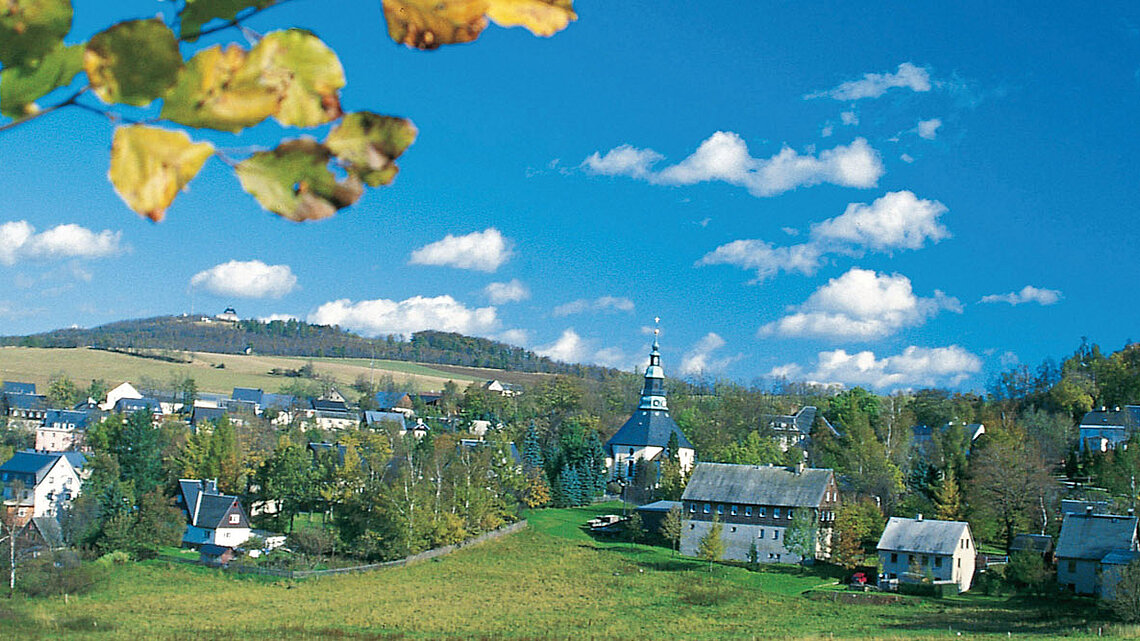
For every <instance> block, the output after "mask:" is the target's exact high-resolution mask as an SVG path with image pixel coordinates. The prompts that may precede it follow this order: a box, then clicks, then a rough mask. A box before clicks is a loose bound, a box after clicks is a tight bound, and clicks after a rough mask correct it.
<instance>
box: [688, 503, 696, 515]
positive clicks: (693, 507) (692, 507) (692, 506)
mask: <svg viewBox="0 0 1140 641" xmlns="http://www.w3.org/2000/svg"><path fill="white" fill-rule="evenodd" d="M696 513H697V504H696V503H690V504H689V514H696Z"/></svg>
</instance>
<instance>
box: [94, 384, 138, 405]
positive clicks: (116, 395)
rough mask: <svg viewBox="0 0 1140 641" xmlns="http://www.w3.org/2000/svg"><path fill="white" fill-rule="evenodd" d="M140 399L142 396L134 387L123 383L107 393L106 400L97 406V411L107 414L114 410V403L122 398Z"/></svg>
mask: <svg viewBox="0 0 1140 641" xmlns="http://www.w3.org/2000/svg"><path fill="white" fill-rule="evenodd" d="M142 397H143V395H142V394H141V393H139V391H138V390H137V389H135V386H134V385H131V384H130V383H123V384H122V385H119V386H118V387H116V388H115V389H113V390H111V391H110V392H107V399H106V400H105V401H104V402H103V403H101V404H100V405H99V409H101V410H103V411H104V412H109V411H111V410H112V409H114V408H115V404H116V403H118V402H119V401H120V400H122V399H124V398H134V399H138V398H142Z"/></svg>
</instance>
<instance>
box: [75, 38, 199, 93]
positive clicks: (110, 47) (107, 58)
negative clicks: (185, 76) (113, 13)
mask: <svg viewBox="0 0 1140 641" xmlns="http://www.w3.org/2000/svg"><path fill="white" fill-rule="evenodd" d="M83 68H84V70H86V71H87V79H88V81H89V82H90V83H91V87H92V89H94V90H95V95H97V96H99V98H100V99H101V100H102V101H103V102H106V103H115V102H121V103H124V104H128V105H135V106H136V107H144V106H146V105H148V104H150V103H151V101H153V100H154V99H155V98H159V97H161V96H162V94H163V93H165V92H166V90H167V89H168V88H170V86H171V85H173V84H174V82H175V81H176V80H177V79H178V71H179V69H181V68H182V54H180V53H179V52H178V41H177V40H176V39H175V37H174V32H173V31H171V30H170V28H169V27H167V26H166V24H165V23H163V22H162V20H159V19H158V18H151V19H150V20H131V21H128V22H120V23H119V24H117V25H115V26H113V27H111V28H110V29H107V30H106V31H102V32H100V33H97V34H95V37H93V38H91V41H90V42H89V43H87V52H86V53H85V54H84V56H83Z"/></svg>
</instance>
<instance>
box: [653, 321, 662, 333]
mask: <svg viewBox="0 0 1140 641" xmlns="http://www.w3.org/2000/svg"><path fill="white" fill-rule="evenodd" d="M653 324H654V325H655V326H656V325H660V324H661V317H660V316H654V317H653ZM660 333H661V328H660V327H654V328H653V335H654V336H657V335H658V334H660Z"/></svg>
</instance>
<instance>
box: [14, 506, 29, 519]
mask: <svg viewBox="0 0 1140 641" xmlns="http://www.w3.org/2000/svg"><path fill="white" fill-rule="evenodd" d="M27 515H28V508H26V507H22V508H20V509H19V510H17V511H16V516H20V517H23V516H27Z"/></svg>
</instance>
